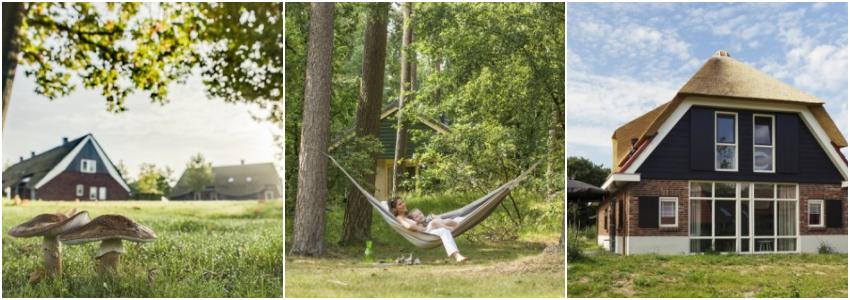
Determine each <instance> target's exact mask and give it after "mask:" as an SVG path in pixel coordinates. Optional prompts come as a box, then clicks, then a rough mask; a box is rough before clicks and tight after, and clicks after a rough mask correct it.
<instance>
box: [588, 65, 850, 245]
mask: <svg viewBox="0 0 850 300" xmlns="http://www.w3.org/2000/svg"><path fill="white" fill-rule="evenodd" d="M612 143H613V151H612V152H613V164H612V166H613V167H612V173H611V174H610V175H609V177H608V179H607V181H606V182H605V184H604V185H603V186H602V188H604V189H606V190H607V191H608V192H609V196H608V197H606V199H605V200H604V201H603V203H602V204H601V205H600V209H599V211H598V218H597V220H598V221H597V222H598V224H597V225H598V226H597V228H598V242H599V244H600V245H602V246H604V247H607V248H608V249H611V251H614V252H616V253H620V254H626V255H628V254H638V253H661V254H686V253H701V252H709V251H717V252H731V253H736V252H737V253H777V252H778V253H784V252H787V253H813V252H818V250H819V248H821V247H825V246H828V247H829V248H831V249H832V250H833V251H837V252H842V253H846V252H847V160H846V158H845V157H844V155H843V154H842V153H841V152H840V149H841V148H844V147H847V141H846V140H845V138H844V136H843V135H842V133H841V132H840V131H839V129H838V127H836V125H835V123H834V122H833V120H832V119H831V118H830V116H829V115H828V114H827V112H826V110H825V109H824V102H823V101H821V100H819V99H817V98H815V97H813V96H810V95H808V94H806V93H803V92H801V91H799V90H797V89H795V88H793V87H791V86H789V85H787V84H785V83H783V82H781V81H779V80H777V79H774V78H771V77H770V76H768V75H766V74H764V73H761V72H760V71H758V70H756V69H754V68H752V67H750V66H747V65H745V64H744V63H741V62H739V61H737V60H735V59H733V58H731V57H729V55H728V53H726V52H725V51H718V53H717V54H715V55H714V56H713V57H711V58H710V59H709V60H708V61H707V62H706V63H705V64H704V65H703V66H702V67H701V68H700V70H699V71H697V73H696V74H695V75H694V76H693V77H692V78H691V79H690V80H689V81H688V82H687V83H686V84H685V85H684V86H683V87H682V88H681V89H680V90H679V91H678V93H677V94H676V96H675V97H674V98H673V99H672V100H670V101H668V102H666V103H664V104H662V105H661V106H659V107H657V108H655V109H653V110H651V111H649V112H647V113H645V114H643V115H642V116H640V117H638V118H636V119H634V120H632V121H630V122H628V123H626V124H625V125H623V126H621V127H620V128H618V129H617V130H616V131H615V132H614V135H613V137H612Z"/></svg>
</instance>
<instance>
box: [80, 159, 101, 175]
mask: <svg viewBox="0 0 850 300" xmlns="http://www.w3.org/2000/svg"><path fill="white" fill-rule="evenodd" d="M80 172H83V173H95V172H97V161H96V160H93V159H81V160H80Z"/></svg>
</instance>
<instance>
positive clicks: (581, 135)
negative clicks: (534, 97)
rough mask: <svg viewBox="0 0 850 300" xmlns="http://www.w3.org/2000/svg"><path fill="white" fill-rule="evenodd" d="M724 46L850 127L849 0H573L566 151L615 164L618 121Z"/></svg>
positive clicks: (657, 99)
mask: <svg viewBox="0 0 850 300" xmlns="http://www.w3.org/2000/svg"><path fill="white" fill-rule="evenodd" d="M720 49H723V50H727V51H729V52H730V54H731V55H732V57H733V58H735V59H737V60H740V61H742V62H744V63H746V64H748V65H750V66H753V67H755V68H757V69H759V70H762V71H763V72H766V73H767V74H770V75H772V76H774V77H776V78H778V79H780V80H782V81H784V82H786V83H788V84H791V85H792V86H794V87H796V88H798V89H800V90H802V91H804V92H807V93H809V94H812V95H815V96H817V97H818V98H820V99H822V100H824V101H825V102H826V103H827V104H826V108H827V111H829V113H830V115H831V116H832V118H833V120H835V122H836V124H837V125H838V127H839V128H840V129H841V131H842V132H843V133H844V136H845V137H846V136H847V95H848V93H847V4H846V3H828V4H827V3H808V4H791V3H780V4H748V3H735V4H726V3H702V4H690V3H665V4H651V3H647V4H634V3H617V4H596V3H570V4H569V7H568V16H567V69H568V71H567V76H568V77H567V153H568V155H570V156H583V157H586V158H588V159H590V160H592V161H593V162H595V163H597V164H603V165H605V166H606V167H610V166H611V135H612V134H613V133H614V130H615V129H616V128H617V127H619V126H621V125H623V124H625V123H626V122H628V121H630V120H632V119H634V118H635V117H637V116H640V115H641V114H643V113H645V112H647V111H649V110H651V109H652V108H654V107H657V106H658V105H660V104H661V103H664V102H666V101H669V100H670V99H672V98H673V96H674V95H675V94H676V91H677V90H678V89H679V88H680V87H681V86H682V85H684V84H685V82H686V81H687V80H688V79H689V78H690V77H691V76H692V75H693V74H694V73H695V72H696V71H697V70H698V69H699V67H700V66H702V64H703V63H704V62H705V61H706V60H707V59H708V58H709V57H711V55H712V54H714V52H715V51H717V50H720ZM845 153H846V149H845Z"/></svg>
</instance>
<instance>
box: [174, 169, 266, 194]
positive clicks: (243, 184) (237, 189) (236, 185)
mask: <svg viewBox="0 0 850 300" xmlns="http://www.w3.org/2000/svg"><path fill="white" fill-rule="evenodd" d="M212 172H213V176H214V180H213V186H212V189H213V190H214V191H215V192H216V193H218V194H220V195H222V196H224V197H228V196H229V197H243V196H249V195H253V194H256V193H260V192H262V191H264V190H266V189H267V188H268V187H269V186H272V187H275V188H278V187H279V186H280V185H281V182H282V179H281V178H280V176H279V175H278V173H277V169H275V166H274V164H272V163H256V164H244V165H231V166H218V167H213V168H212ZM185 175H186V172H183V175H181V176H180V180H178V181H177V184H175V185H174V188H173V189H172V190H171V194H170V195H169V196H170V197H172V198H174V197H179V196H183V195H186V194H188V193H191V192H192V190H191V189H190V188H189V187H188V186H187V185H186V183H185V180H184V177H185ZM248 177H250V178H251V181H248ZM231 178H232V182H230V180H231Z"/></svg>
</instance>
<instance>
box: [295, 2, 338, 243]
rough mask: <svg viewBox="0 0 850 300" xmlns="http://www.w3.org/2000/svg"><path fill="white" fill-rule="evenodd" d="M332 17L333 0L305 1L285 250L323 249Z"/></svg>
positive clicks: (326, 193)
mask: <svg viewBox="0 0 850 300" xmlns="http://www.w3.org/2000/svg"><path fill="white" fill-rule="evenodd" d="M333 18H334V4H333V3H311V4H310V33H309V37H308V39H309V40H308V46H307V67H306V69H307V72H306V73H307V74H306V77H305V80H304V84H305V87H304V115H303V120H302V127H301V149H300V156H299V158H298V159H299V162H298V193H297V197H296V202H295V225H294V228H293V237H292V248H291V249H290V251H289V254H290V255H305V256H322V255H323V254H324V250H325V249H324V241H323V239H324V232H325V206H326V201H327V197H328V186H327V185H328V183H327V180H328V176H327V172H328V170H327V166H328V158H327V156H325V151H327V149H328V135H329V131H330V101H331V74H332V66H331V60H332V54H333Z"/></svg>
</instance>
